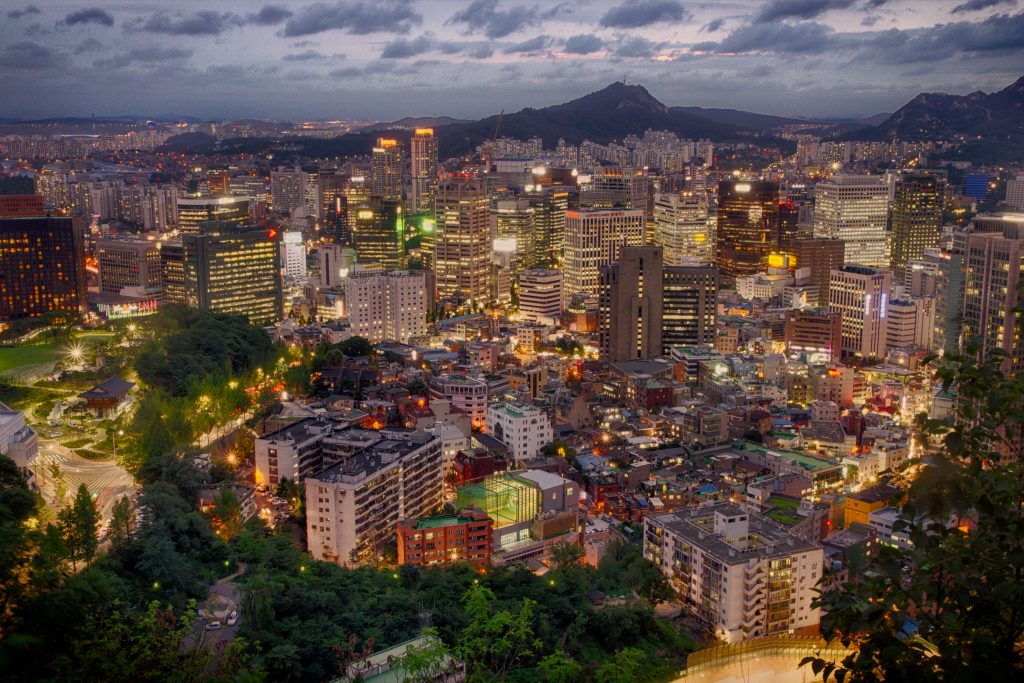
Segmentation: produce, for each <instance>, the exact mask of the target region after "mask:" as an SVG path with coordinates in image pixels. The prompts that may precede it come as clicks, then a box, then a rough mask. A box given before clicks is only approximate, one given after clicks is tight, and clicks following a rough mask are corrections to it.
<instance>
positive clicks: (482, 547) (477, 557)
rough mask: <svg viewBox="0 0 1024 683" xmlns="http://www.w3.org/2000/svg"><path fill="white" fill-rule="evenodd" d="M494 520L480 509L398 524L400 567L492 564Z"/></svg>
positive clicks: (482, 565)
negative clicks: (408, 565) (458, 563)
mask: <svg viewBox="0 0 1024 683" xmlns="http://www.w3.org/2000/svg"><path fill="white" fill-rule="evenodd" d="M493 533H494V520H492V519H491V518H490V517H488V516H487V513H486V512H484V511H483V510H479V509H477V508H466V509H465V510H459V511H458V513H457V514H454V515H440V516H437V517H422V518H420V519H406V520H402V521H401V522H399V523H398V564H411V565H414V566H424V565H437V564H451V563H453V562H470V563H472V564H474V565H476V566H478V567H486V566H487V565H489V564H490V563H491V552H492V550H493V548H494V538H493Z"/></svg>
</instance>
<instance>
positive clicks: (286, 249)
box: [281, 230, 306, 281]
mask: <svg viewBox="0 0 1024 683" xmlns="http://www.w3.org/2000/svg"><path fill="white" fill-rule="evenodd" d="M281 271H282V273H283V274H284V276H285V278H286V279H288V280H292V281H299V280H304V279H305V278H306V245H305V243H304V242H303V241H302V232H301V231H298V230H290V231H288V232H285V233H284V234H282V235H281Z"/></svg>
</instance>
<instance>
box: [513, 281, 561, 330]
mask: <svg viewBox="0 0 1024 683" xmlns="http://www.w3.org/2000/svg"><path fill="white" fill-rule="evenodd" d="M561 313H562V273H561V271H558V270H551V269H546V268H535V269H531V270H527V271H524V272H523V274H522V275H521V276H520V277H519V316H520V317H521V318H522V319H523V320H526V321H528V322H533V323H550V322H553V321H556V320H558V318H559V316H560V315H561Z"/></svg>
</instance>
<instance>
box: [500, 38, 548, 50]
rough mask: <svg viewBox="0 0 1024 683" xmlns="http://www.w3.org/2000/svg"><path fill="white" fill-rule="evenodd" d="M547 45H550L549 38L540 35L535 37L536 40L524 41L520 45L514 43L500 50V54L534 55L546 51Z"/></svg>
mask: <svg viewBox="0 0 1024 683" xmlns="http://www.w3.org/2000/svg"><path fill="white" fill-rule="evenodd" d="M549 45H551V38H549V37H548V36H544V35H541V36H537V37H536V38H530V39H529V40H524V41H523V42H521V43H514V44H512V45H509V46H507V47H506V48H505V49H504V50H502V52H504V53H505V54H507V55H513V54H536V53H538V52H542V51H543V50H545V49H547V47H548V46H549Z"/></svg>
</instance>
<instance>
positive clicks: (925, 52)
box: [861, 12, 1024, 64]
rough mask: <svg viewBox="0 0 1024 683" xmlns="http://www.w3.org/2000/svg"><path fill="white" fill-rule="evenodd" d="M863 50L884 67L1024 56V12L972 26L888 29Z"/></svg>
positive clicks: (866, 42) (962, 24) (867, 41)
mask: <svg viewBox="0 0 1024 683" xmlns="http://www.w3.org/2000/svg"><path fill="white" fill-rule="evenodd" d="M862 47H863V48H864V50H863V52H862V54H861V57H862V58H863V59H866V60H871V61H874V62H881V63H885V64H915V63H919V62H926V61H939V60H943V59H949V58H951V57H955V56H957V55H967V56H972V57H977V56H981V55H999V54H1014V53H1018V52H1024V12H1021V13H1018V14H1014V15H1012V16H1011V15H1006V14H997V15H994V16H991V17H988V18H987V19H985V20H983V21H979V22H973V23H972V22H967V21H958V22H953V23H949V24H937V25H935V26H932V27H930V28H923V29H908V30H904V31H901V30H899V29H891V30H889V31H882V32H879V33H876V34H874V35H873V36H872V37H871V38H869V39H868V40H866V41H864V42H863V44H862Z"/></svg>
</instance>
